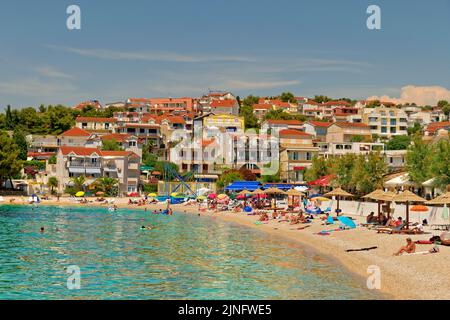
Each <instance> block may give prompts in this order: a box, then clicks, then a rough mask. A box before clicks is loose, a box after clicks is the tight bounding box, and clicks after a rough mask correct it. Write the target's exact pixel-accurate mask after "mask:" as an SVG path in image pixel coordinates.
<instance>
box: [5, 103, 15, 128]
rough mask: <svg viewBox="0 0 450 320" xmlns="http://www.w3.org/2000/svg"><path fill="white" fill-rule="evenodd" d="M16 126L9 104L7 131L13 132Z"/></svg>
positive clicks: (6, 120)
mask: <svg viewBox="0 0 450 320" xmlns="http://www.w3.org/2000/svg"><path fill="white" fill-rule="evenodd" d="M14 126H15V123H14V120H13V116H12V112H11V106H10V105H9V104H8V106H7V107H6V117H5V129H6V130H13V129H14Z"/></svg>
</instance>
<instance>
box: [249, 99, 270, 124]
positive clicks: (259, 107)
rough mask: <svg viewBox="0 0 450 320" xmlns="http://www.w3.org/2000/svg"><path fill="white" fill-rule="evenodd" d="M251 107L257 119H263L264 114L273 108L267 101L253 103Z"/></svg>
mask: <svg viewBox="0 0 450 320" xmlns="http://www.w3.org/2000/svg"><path fill="white" fill-rule="evenodd" d="M252 108H253V114H254V115H255V117H256V118H257V119H258V120H259V121H262V120H263V119H264V117H265V116H266V114H267V113H268V112H269V111H271V110H273V109H274V108H273V106H272V105H271V104H268V103H261V104H260V103H257V104H254V105H253V106H252Z"/></svg>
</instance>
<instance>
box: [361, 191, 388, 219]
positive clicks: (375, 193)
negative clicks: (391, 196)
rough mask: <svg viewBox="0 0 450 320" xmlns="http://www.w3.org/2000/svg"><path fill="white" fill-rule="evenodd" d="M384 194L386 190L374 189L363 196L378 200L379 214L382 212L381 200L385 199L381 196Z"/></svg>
mask: <svg viewBox="0 0 450 320" xmlns="http://www.w3.org/2000/svg"><path fill="white" fill-rule="evenodd" d="M383 195H384V191H383V190H381V189H377V190H375V191H372V192H371V193H369V194H366V195H365V196H364V197H363V198H366V199H372V200H376V201H377V204H378V215H380V213H381V203H380V201H383V199H382V198H381V197H382V196H383Z"/></svg>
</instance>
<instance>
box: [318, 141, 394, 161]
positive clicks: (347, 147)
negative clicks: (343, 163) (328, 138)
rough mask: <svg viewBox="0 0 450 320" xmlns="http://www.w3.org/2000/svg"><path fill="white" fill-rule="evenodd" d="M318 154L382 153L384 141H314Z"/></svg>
mask: <svg viewBox="0 0 450 320" xmlns="http://www.w3.org/2000/svg"><path fill="white" fill-rule="evenodd" d="M315 146H317V147H318V148H319V155H320V156H323V157H324V158H329V157H339V156H343V155H346V154H349V153H352V154H355V155H361V154H362V155H368V154H369V153H371V152H380V153H384V152H385V151H384V149H385V146H384V143H376V142H374V143H372V142H316V143H315Z"/></svg>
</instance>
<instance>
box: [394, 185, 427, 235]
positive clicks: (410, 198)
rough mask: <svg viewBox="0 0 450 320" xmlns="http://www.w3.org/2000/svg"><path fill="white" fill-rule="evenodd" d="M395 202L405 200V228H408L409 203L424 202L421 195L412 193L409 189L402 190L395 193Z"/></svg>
mask: <svg viewBox="0 0 450 320" xmlns="http://www.w3.org/2000/svg"><path fill="white" fill-rule="evenodd" d="M393 200H394V201H396V202H406V229H408V228H409V203H410V202H426V201H427V200H425V199H424V198H422V197H419V196H418V195H416V194H414V193H412V192H411V191H408V190H406V191H403V192H402V193H400V194H398V195H396V196H395V197H394V199H393Z"/></svg>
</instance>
